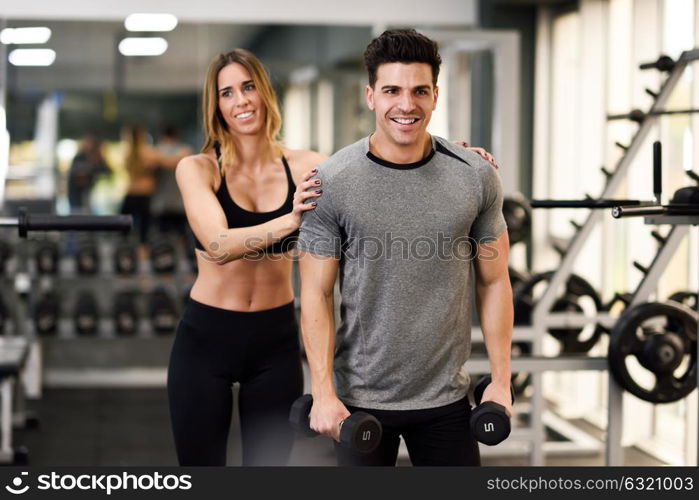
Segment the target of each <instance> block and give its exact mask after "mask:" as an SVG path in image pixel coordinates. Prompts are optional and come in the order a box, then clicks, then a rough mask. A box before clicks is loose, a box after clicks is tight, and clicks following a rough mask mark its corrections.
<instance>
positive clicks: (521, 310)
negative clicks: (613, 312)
mask: <svg viewBox="0 0 699 500" xmlns="http://www.w3.org/2000/svg"><path fill="white" fill-rule="evenodd" d="M553 274H554V271H548V272H545V273H540V274H534V275H533V276H531V277H530V278H529V279H528V280H527V281H526V282H525V283H524V284H523V285H521V286H520V287H519V288H518V290H517V291H516V292H514V307H515V325H531V324H532V312H533V311H534V306H535V304H536V301H537V300H539V298H540V296H541V295H542V294H543V292H544V291H545V290H546V286H548V283H549V282H550V281H551V278H552V277H553ZM561 292H562V293H561ZM561 292H559V293H557V294H556V297H557V299H556V300H555V301H554V305H553V307H552V311H557V312H561V311H570V312H584V313H585V314H587V315H589V316H594V315H596V314H597V312H599V311H602V310H604V305H603V304H602V299H601V298H600V296H599V294H598V293H597V291H596V290H595V289H594V288H593V287H592V285H590V284H589V283H588V282H587V281H586V280H585V279H584V278H582V277H580V276H578V275H577V274H571V275H570V277H569V278H568V282H567V283H566V285H565V289H564V290H562V291H561ZM549 333H550V334H551V335H552V336H553V337H554V338H556V340H558V342H559V343H560V345H561V352H565V353H585V352H588V351H589V350H590V349H592V347H593V346H594V345H595V344H596V343H597V341H598V340H599V338H600V337H601V336H602V329H601V328H599V327H598V326H597V325H596V324H594V323H591V324H589V325H586V326H585V327H584V328H555V329H550V330H549Z"/></svg>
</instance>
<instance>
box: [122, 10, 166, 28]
mask: <svg viewBox="0 0 699 500" xmlns="http://www.w3.org/2000/svg"><path fill="white" fill-rule="evenodd" d="M124 26H125V27H126V29H127V30H128V31H172V30H174V29H175V26H177V18H176V17H175V16H173V15H172V14H129V16H127V18H126V21H124Z"/></svg>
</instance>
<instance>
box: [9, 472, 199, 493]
mask: <svg viewBox="0 0 699 500" xmlns="http://www.w3.org/2000/svg"><path fill="white" fill-rule="evenodd" d="M28 475H29V473H28V472H22V473H20V475H19V476H16V477H15V478H14V479H12V482H11V484H8V485H6V486H5V490H6V491H8V492H9V493H12V494H13V495H22V494H24V493H26V492H27V491H28V490H29V484H26V483H27V482H28V477H26V476H28ZM36 488H37V489H38V490H52V491H58V490H68V491H70V490H76V489H77V490H83V491H103V492H105V493H106V494H107V495H111V494H112V492H113V491H118V490H142V491H148V490H166V491H173V490H190V489H192V476H190V475H189V474H182V475H175V474H168V475H163V474H161V473H159V472H155V473H152V474H138V475H136V474H129V473H127V472H123V473H121V474H80V475H74V474H58V473H56V472H52V473H51V474H42V475H40V476H38V477H37V486H36Z"/></svg>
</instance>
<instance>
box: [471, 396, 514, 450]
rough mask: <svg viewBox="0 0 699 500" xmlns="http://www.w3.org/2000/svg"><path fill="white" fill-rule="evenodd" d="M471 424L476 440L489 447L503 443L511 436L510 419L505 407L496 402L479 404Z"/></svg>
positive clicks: (473, 413) (472, 414) (474, 411)
mask: <svg viewBox="0 0 699 500" xmlns="http://www.w3.org/2000/svg"><path fill="white" fill-rule="evenodd" d="M469 422H470V425H471V431H472V432H473V434H474V436H475V437H476V439H477V440H478V441H479V442H481V443H483V444H486V445H488V446H494V445H496V444H498V443H501V442H502V441H504V440H505V439H507V436H509V435H510V419H509V417H508V416H507V412H506V411H505V407H504V406H502V405H501V404H498V403H495V402H494V401H486V402H485V403H481V404H479V405H478V406H477V407H476V408H475V409H474V410H473V412H472V413H471V418H470V420H469Z"/></svg>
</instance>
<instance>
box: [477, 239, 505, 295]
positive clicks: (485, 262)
mask: <svg viewBox="0 0 699 500" xmlns="http://www.w3.org/2000/svg"><path fill="white" fill-rule="evenodd" d="M509 257H510V240H509V237H508V236H507V231H502V233H500V235H499V236H498V237H497V238H496V239H494V240H491V241H486V242H483V243H479V244H478V245H476V260H475V262H474V266H475V270H476V278H477V281H478V284H479V285H487V284H489V283H493V282H495V281H498V280H500V279H503V278H507V276H508V271H507V265H508V260H509Z"/></svg>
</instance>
